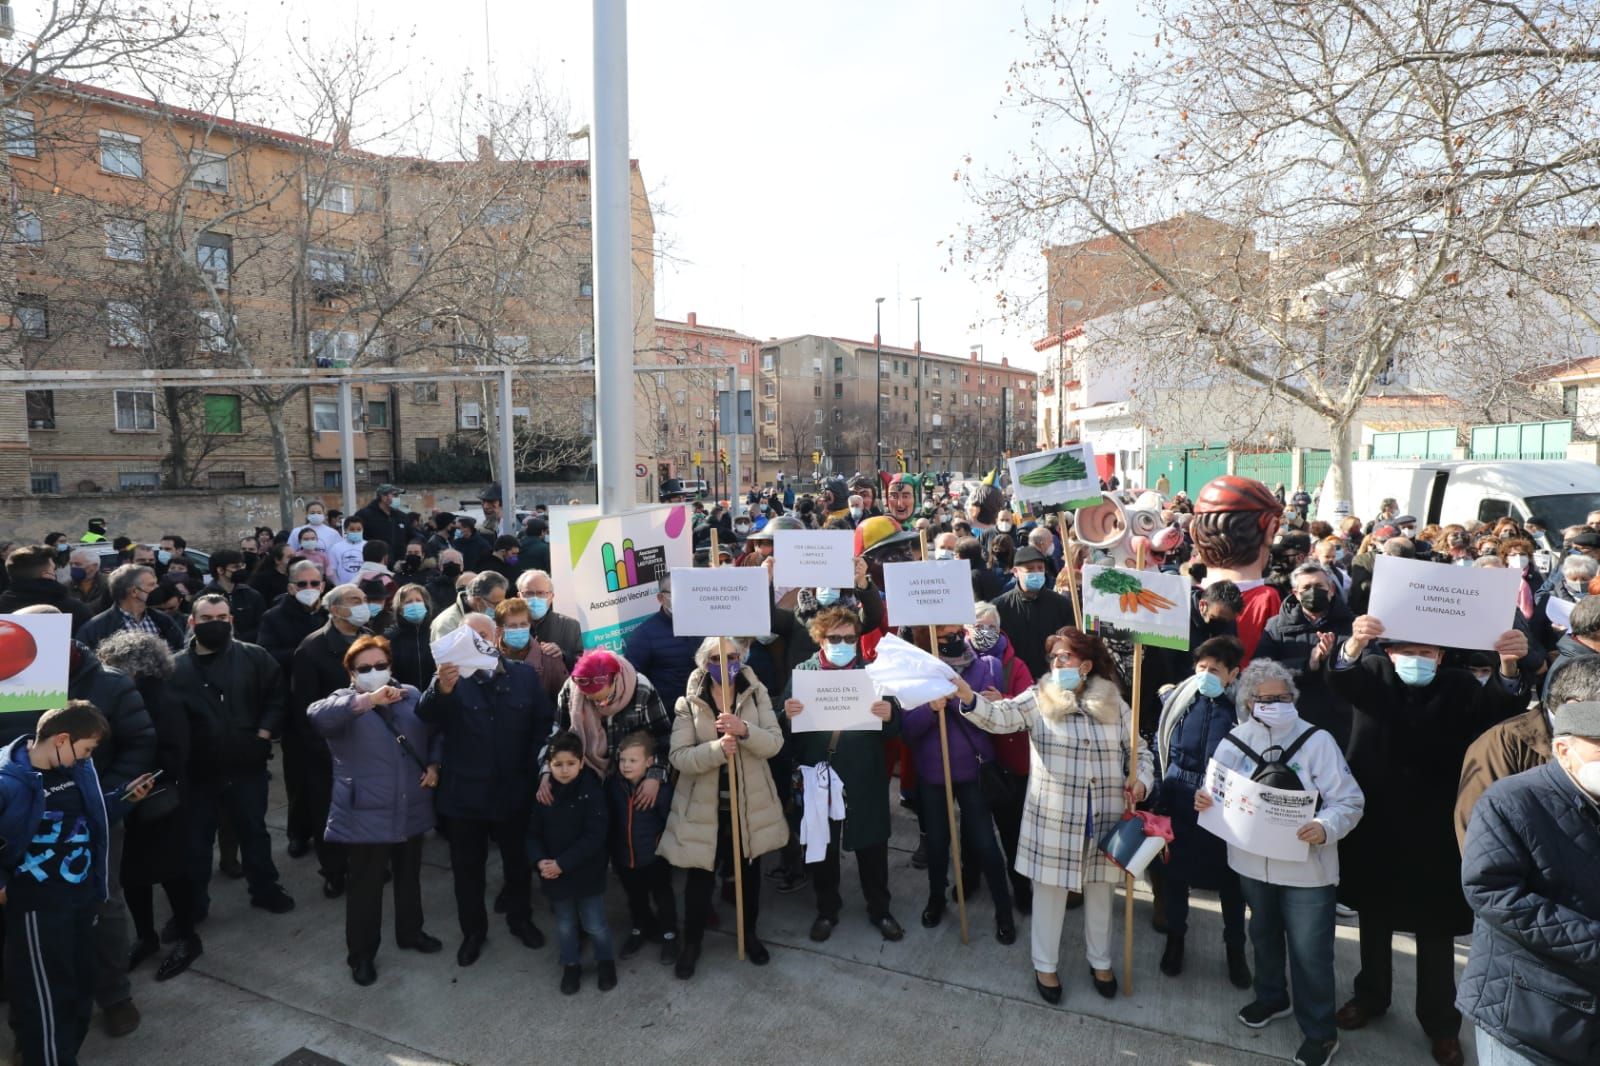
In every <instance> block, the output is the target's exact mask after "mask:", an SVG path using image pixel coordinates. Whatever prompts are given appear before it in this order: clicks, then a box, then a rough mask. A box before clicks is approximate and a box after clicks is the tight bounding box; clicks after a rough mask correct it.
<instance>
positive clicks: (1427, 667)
mask: <svg viewBox="0 0 1600 1066" xmlns="http://www.w3.org/2000/svg"><path fill="white" fill-rule="evenodd" d="M1394 672H1395V674H1396V675H1398V676H1399V678H1400V680H1401V681H1404V682H1405V683H1406V684H1408V685H1414V686H1417V687H1421V686H1422V685H1426V684H1429V683H1431V682H1432V681H1433V678H1434V675H1435V674H1437V673H1438V672H1439V664H1438V663H1436V662H1434V661H1433V660H1432V659H1430V658H1428V657H1427V656H1426V655H1396V656H1395V657H1394Z"/></svg>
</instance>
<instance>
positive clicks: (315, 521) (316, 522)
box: [306, 514, 325, 526]
mask: <svg viewBox="0 0 1600 1066" xmlns="http://www.w3.org/2000/svg"><path fill="white" fill-rule="evenodd" d="M324 521H325V519H324V518H323V517H322V515H319V514H308V515H306V524H307V525H311V526H320V525H322V523H323V522H324Z"/></svg>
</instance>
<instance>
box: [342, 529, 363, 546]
mask: <svg viewBox="0 0 1600 1066" xmlns="http://www.w3.org/2000/svg"><path fill="white" fill-rule="evenodd" d="M344 539H345V540H347V541H349V542H350V543H351V544H360V543H361V541H362V539H363V538H362V534H361V530H359V529H352V530H350V531H349V532H348V533H346V534H345V535H344Z"/></svg>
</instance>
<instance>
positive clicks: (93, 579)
mask: <svg viewBox="0 0 1600 1066" xmlns="http://www.w3.org/2000/svg"><path fill="white" fill-rule="evenodd" d="M68 565H69V567H70V573H69V574H68V581H67V591H68V592H70V593H71V594H72V595H73V597H74V598H76V599H77V601H78V602H79V603H81V604H83V605H84V606H85V607H87V608H89V614H90V617H93V616H94V615H97V614H99V613H100V612H101V611H103V610H105V609H106V608H107V607H110V606H111V590H110V589H109V588H108V587H107V586H106V575H105V574H103V573H101V572H100V549H99V548H74V549H72V554H71V555H70V556H69V557H68Z"/></svg>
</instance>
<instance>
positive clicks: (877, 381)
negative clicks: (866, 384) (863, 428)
mask: <svg viewBox="0 0 1600 1066" xmlns="http://www.w3.org/2000/svg"><path fill="white" fill-rule="evenodd" d="M874 303H876V304H877V305H878V306H877V316H878V324H877V326H876V328H874V329H873V331H872V346H873V349H874V350H875V351H876V352H877V359H876V360H874V361H875V362H876V363H877V364H878V365H877V369H876V371H875V372H874V373H873V375H872V395H873V398H874V401H875V403H876V406H877V408H878V439H877V442H876V445H875V448H874V451H873V464H874V465H873V472H874V473H876V472H877V471H879V470H882V469H883V297H882V296H879V297H878V298H877V299H876V300H875V301H874Z"/></svg>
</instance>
